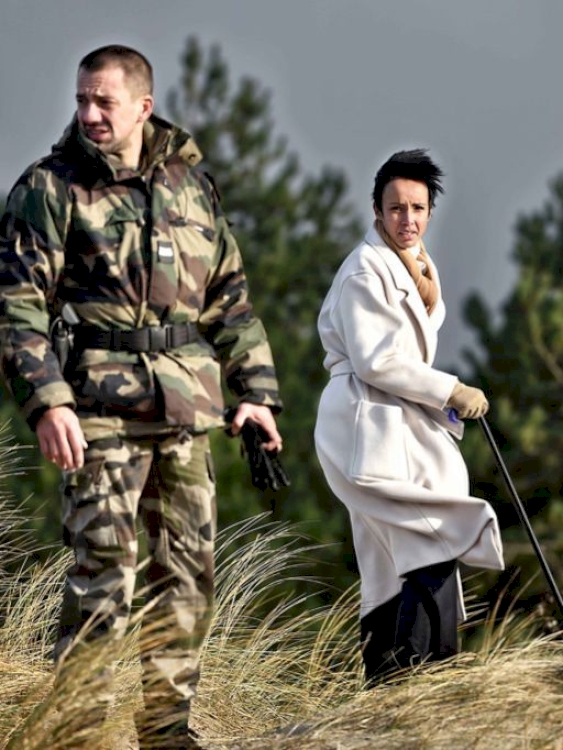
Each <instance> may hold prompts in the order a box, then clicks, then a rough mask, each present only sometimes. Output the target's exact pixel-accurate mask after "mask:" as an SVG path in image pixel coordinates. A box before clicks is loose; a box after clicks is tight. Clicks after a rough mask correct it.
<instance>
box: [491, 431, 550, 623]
mask: <svg viewBox="0 0 563 750" xmlns="http://www.w3.org/2000/svg"><path fill="white" fill-rule="evenodd" d="M477 421H478V422H479V424H480V425H481V427H482V428H483V432H484V433H485V437H486V438H487V440H488V443H489V445H490V446H491V448H492V451H493V453H494V456H495V458H496V461H497V464H498V467H499V469H500V471H501V473H502V476H503V477H504V481H505V482H506V486H507V487H508V491H509V493H510V497H511V500H512V502H513V503H514V507H515V508H516V512H517V513H518V517H519V519H520V521H521V523H522V526H524V528H525V529H526V532H527V534H528V536H529V538H530V541H531V542H532V546H533V548H534V550H535V553H536V556H537V558H538V560H539V561H540V565H541V566H542V569H543V572H544V574H545V577H546V578H547V582H548V583H549V585H550V588H551V591H552V592H553V596H554V597H555V601H556V602H557V606H558V607H559V611H560V613H561V614H562V615H563V597H562V596H561V592H560V591H559V589H558V587H557V584H556V582H555V578H554V577H553V573H552V572H551V569H550V567H549V565H548V564H547V560H546V559H545V556H544V554H543V552H542V549H541V547H540V544H539V542H538V540H537V537H536V535H535V534H534V530H533V529H532V525H531V523H530V519H529V518H528V515H527V513H526V509H525V508H524V505H523V503H522V501H521V500H520V498H519V497H518V493H517V492H516V488H515V487H514V484H513V483H512V479H511V478H510V474H509V473H508V469H507V468H506V464H505V463H504V461H503V460H502V456H501V455H500V451H499V449H498V445H497V444H496V442H495V439H494V437H493V433H492V432H491V428H490V427H489V424H488V422H487V420H486V419H485V417H479V419H478V420H477Z"/></svg>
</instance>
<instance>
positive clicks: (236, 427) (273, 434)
mask: <svg viewBox="0 0 563 750" xmlns="http://www.w3.org/2000/svg"><path fill="white" fill-rule="evenodd" d="M247 419H252V420H253V421H254V422H256V424H257V425H259V427H261V428H262V429H263V430H264V432H265V433H266V434H267V435H268V437H269V438H270V440H269V441H268V442H267V443H263V445H264V448H265V449H266V450H267V451H274V452H276V453H279V452H280V451H281V449H282V439H281V435H280V433H279V432H278V428H277V425H276V420H275V419H274V415H273V414H272V410H271V409H270V408H269V407H267V406H262V405H261V404H250V403H248V402H246V401H243V402H242V403H241V404H239V407H238V409H237V413H236V414H235V418H234V419H233V421H232V424H231V432H232V434H233V435H238V434H239V432H240V431H241V428H242V426H243V424H244V422H245V421H246V420H247Z"/></svg>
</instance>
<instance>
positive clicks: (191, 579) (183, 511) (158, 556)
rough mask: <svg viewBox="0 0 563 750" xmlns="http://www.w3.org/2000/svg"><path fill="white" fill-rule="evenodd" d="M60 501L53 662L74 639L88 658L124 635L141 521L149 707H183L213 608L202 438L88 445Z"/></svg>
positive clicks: (209, 504) (210, 515)
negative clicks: (65, 551) (63, 571)
mask: <svg viewBox="0 0 563 750" xmlns="http://www.w3.org/2000/svg"><path fill="white" fill-rule="evenodd" d="M63 503H64V504H63V525H64V537H65V543H66V544H67V545H69V546H70V547H72V548H73V550H74V553H75V562H74V564H73V565H72V566H71V567H70V569H69V570H68V571H67V577H66V582H65V591H64V597H63V605H62V610H61V616H60V626H59V635H58V641H57V644H56V646H55V658H56V659H58V660H59V661H60V662H63V661H65V660H66V656H67V654H69V653H72V652H73V647H74V646H75V645H76V644H77V643H78V642H80V643H81V644H84V647H85V651H84V652H83V653H84V654H85V655H86V654H87V653H88V651H89V648H90V646H91V645H93V643H94V642H95V641H96V640H97V639H99V637H100V636H104V635H110V636H117V637H120V636H121V635H123V633H124V632H125V630H126V628H127V625H128V623H129V621H130V614H131V607H132V601H133V596H134V590H135V578H136V572H135V569H136V566H137V558H138V540H137V532H136V519H137V518H139V519H140V520H141V522H142V525H143V527H144V531H145V534H146V546H147V553H148V561H147V567H146V569H145V578H146V589H145V592H146V594H145V602H146V606H145V608H144V609H145V611H144V614H143V627H142V629H141V637H140V650H141V662H142V665H143V688H144V693H145V705H146V710H147V711H149V710H150V708H151V706H152V707H154V705H155V704H156V703H158V706H159V711H160V712H161V713H162V711H163V710H164V709H165V706H168V708H167V709H166V710H168V711H169V712H170V711H172V712H174V711H176V712H177V713H178V712H181V711H182V709H184V708H185V709H186V710H187V707H188V706H189V701H190V699H191V698H192V697H193V696H194V695H195V692H196V688H197V683H198V679H199V669H198V663H199V653H200V649H201V645H202V642H203V640H204V637H205V635H206V633H207V631H208V628H209V623H210V619H211V612H212V606H213V545H214V537H215V528H216V506H215V483H214V477H213V468H212V463H211V455H210V450H209V440H208V437H207V435H198V436H194V437H188V438H187V439H184V440H181V439H179V438H178V436H174V435H172V436H171V435H170V434H168V435H161V436H157V437H151V438H150V439H149V438H146V437H143V438H129V437H125V438H122V437H112V438H107V439H102V440H95V441H91V442H90V443H89V446H88V449H87V450H86V455H85V463H84V467H83V468H82V469H80V470H78V471H76V472H72V473H69V474H68V475H66V476H65V480H64V495H63ZM98 642H100V641H98ZM78 650H80V651H81V652H82V645H81V647H80V649H78ZM61 657H64V659H63V658H61ZM149 704H150V705H149ZM165 723H166V722H165Z"/></svg>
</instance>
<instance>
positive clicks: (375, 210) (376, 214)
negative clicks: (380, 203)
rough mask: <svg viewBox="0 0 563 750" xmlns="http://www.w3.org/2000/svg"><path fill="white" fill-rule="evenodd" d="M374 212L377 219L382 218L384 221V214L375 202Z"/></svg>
mask: <svg viewBox="0 0 563 750" xmlns="http://www.w3.org/2000/svg"><path fill="white" fill-rule="evenodd" d="M373 213H374V214H375V218H376V219H381V220H382V221H383V214H382V213H381V211H380V210H379V209H378V207H377V206H376V205H375V203H374V204H373Z"/></svg>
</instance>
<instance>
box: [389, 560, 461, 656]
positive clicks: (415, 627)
mask: <svg viewBox="0 0 563 750" xmlns="http://www.w3.org/2000/svg"><path fill="white" fill-rule="evenodd" d="M456 570H457V562H456V561H455V560H450V561H448V562H444V563H438V564H436V565H430V566H428V567H426V568H419V569H418V570H413V571H411V572H410V573H408V574H407V576H406V581H405V583H404V584H403V589H402V591H401V604H400V607H399V615H398V619H397V636H396V641H395V649H394V651H395V653H394V658H395V660H396V662H397V666H399V667H409V666H414V665H415V664H419V663H421V662H423V661H424V662H427V661H440V660H442V659H447V658H448V657H450V656H453V655H454V654H456V653H457V652H458V637H457V597H458V590H457V576H456Z"/></svg>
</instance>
